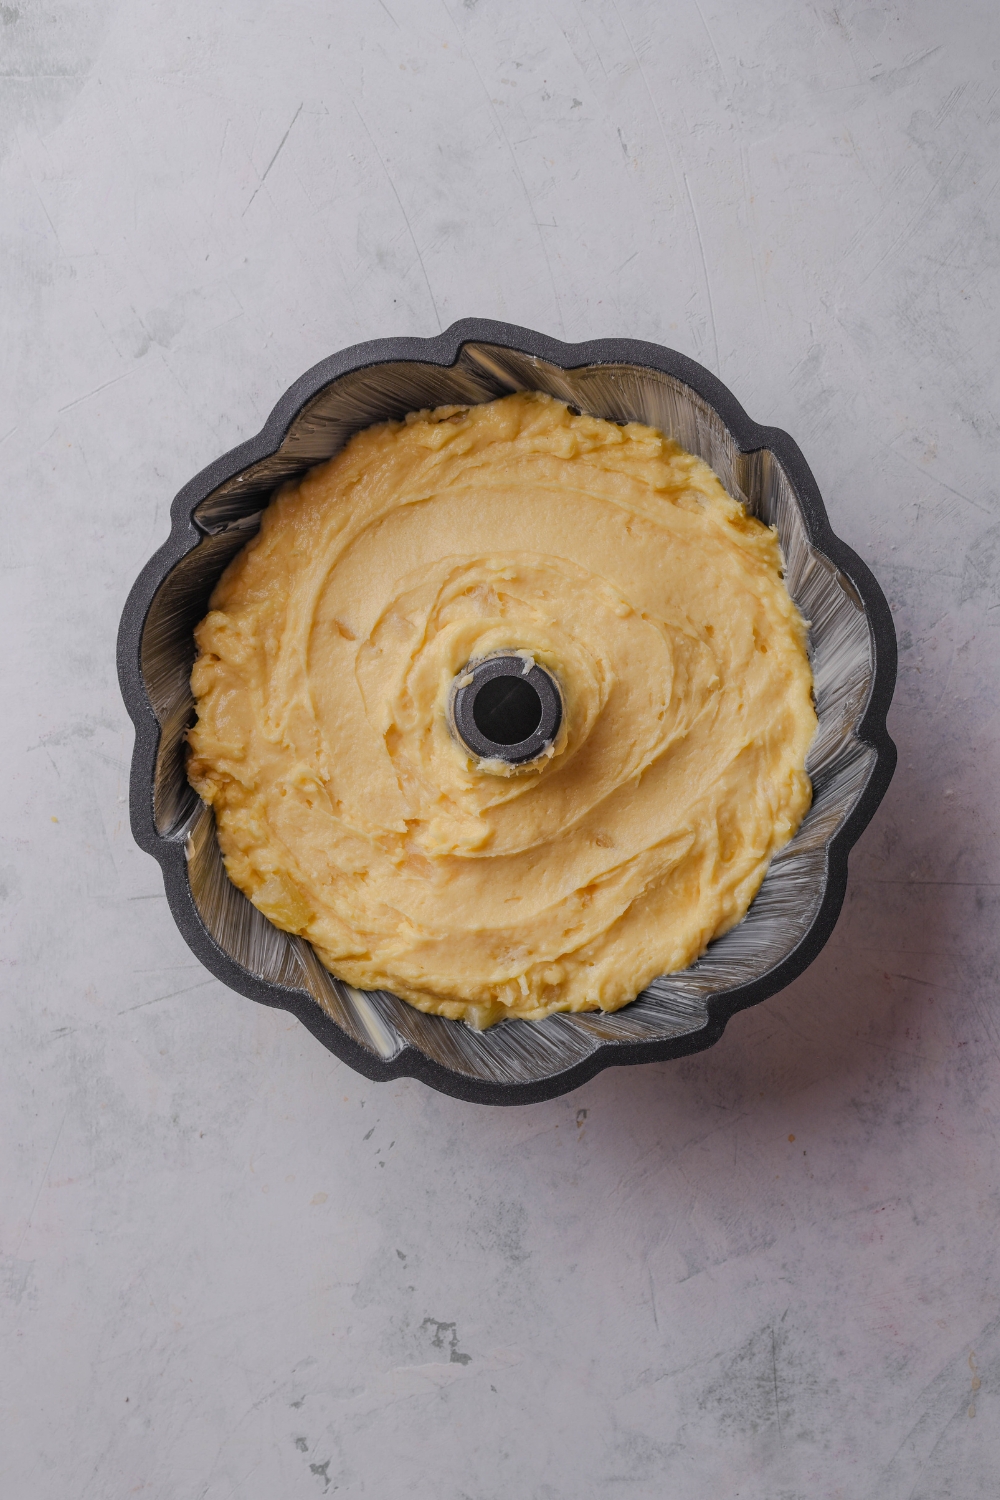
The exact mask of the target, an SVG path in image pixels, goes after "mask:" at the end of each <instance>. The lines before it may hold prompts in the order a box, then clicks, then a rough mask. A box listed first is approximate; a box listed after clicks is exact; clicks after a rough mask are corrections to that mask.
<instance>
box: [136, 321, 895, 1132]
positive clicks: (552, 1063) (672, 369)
mask: <svg viewBox="0 0 1000 1500" xmlns="http://www.w3.org/2000/svg"><path fill="white" fill-rule="evenodd" d="M523 389H535V390H543V391H548V392H550V393H551V394H553V395H555V396H558V397H560V398H562V399H564V400H566V401H568V402H570V403H571V404H573V405H575V406H577V407H579V408H580V409H581V410H583V411H586V412H590V413H592V414H594V415H597V416H601V417H607V418H609V419H612V420H614V421H628V420H640V421H644V422H649V423H651V424H652V425H653V426H655V427H659V428H661V429H662V430H664V431H665V432H667V433H668V434H669V435H670V436H671V437H674V438H676V439H677V441H678V442H679V443H681V445H682V446H683V447H685V448H687V449H688V450H690V451H692V452H695V453H697V454H699V455H700V456H701V457H702V458H704V459H705V460H706V462H708V463H709V464H710V465H711V466H712V468H713V469H714V470H715V471H716V473H717V474H718V475H719V476H720V478H721V480H722V482H723V484H724V485H725V486H726V488H727V489H728V490H729V492H730V493H731V494H732V495H734V496H736V497H737V498H738V499H740V500H742V501H743V502H744V503H745V504H746V505H747V506H748V508H749V509H750V510H751V511H752V512H753V513H754V514H756V515H758V516H760V517H761V519H763V520H764V521H766V522H767V523H768V524H770V525H776V526H777V528H778V533H779V536H780V539H781V544H782V549H783V552H784V556H785V561H786V579H787V582H788V586H789V589H790V592H791V594H792V597H793V598H794V599H795V601H796V603H797V604H798V606H799V608H800V609H801V611H802V613H803V615H804V617H805V618H806V619H807V620H808V621H809V622H810V626H811V628H810V654H811V657H812V662H813V672H814V678H815V687H816V704H817V711H818V714H819V721H820V723H819V730H818V733H817V737H816V741H815V744H814V745H813V748H812V751H811V753H810V757H809V761H808V769H809V772H810V774H811V776H812V778H813V787H814V799H813V805H812V808H811V809H810V812H809V813H808V815H807V816H806V818H805V820H804V821H803V824H802V826H801V828H800V829H799V831H798V833H797V834H796V836H795V838H794V839H793V840H792V841H791V843H790V844H788V845H787V847H786V848H785V849H784V850H782V852H781V853H780V854H779V855H778V856H777V858H776V859H775V860H774V861H773V862H772V864H771V867H770V869H769V871H768V874H767V877H766V879H765V881H764V883H763V885H762V886H761V889H760V892H759V893H758V895H757V898H756V900H755V901H754V902H753V905H752V906H751V908H750V911H749V913H748V914H747V917H746V918H745V920H744V921H743V922H742V923H741V924H740V926H739V927H736V928H734V929H733V931H732V932H730V933H727V934H726V936H725V937H723V938H721V939H720V940H719V941H718V942H716V943H713V944H712V945H711V947H710V948H709V950H708V952H707V953H706V954H705V955H704V956H703V957H702V958H701V959H699V960H698V962H697V963H695V964H693V965H692V966H691V967H690V968H689V969H687V970H685V971H684V972H683V973H681V974H674V975H669V976H666V977H664V978H662V979H658V980H654V981H653V983H652V984H651V985H650V986H649V988H648V989H646V990H644V991H643V993H642V995H640V996H639V998H638V999H637V1000H636V1001H635V1002H634V1003H633V1004H632V1005H629V1006H626V1007H625V1008H624V1009H623V1010H621V1011H617V1012H615V1013H614V1014H612V1015H604V1014H603V1013H602V1012H594V1013H589V1014H586V1015H577V1016H551V1017H549V1018H548V1019H547V1020H545V1021H542V1022H534V1023H533V1022H527V1021H506V1022H502V1023H501V1024H500V1025H498V1026H494V1027H492V1028H491V1029H490V1030H488V1031H486V1032H481V1033H477V1032H473V1031H472V1030H470V1029H469V1028H468V1027H466V1026H464V1025H463V1024H462V1023H460V1022H455V1021H447V1020H444V1019H443V1018H441V1017H438V1016H425V1015H423V1014H421V1013H420V1012H418V1011H416V1010H414V1009H413V1007H411V1006H409V1005H407V1004H405V1002H403V1001H401V1000H399V999H398V998H397V997H396V996H394V995H389V994H387V993H385V992H383V991H375V992H366V993H362V992H360V991H358V990H354V989H352V988H351V987H350V986H348V985H345V984H342V983H341V982H340V981H339V980H335V979H334V978H333V977H332V976H331V975H330V974H328V973H327V971H326V970H325V969H324V968H323V967H322V966H321V965H320V964H319V962H318V961H317V959H316V957H315V955H314V953H313V951H312V949H311V947H310V946H309V945H308V943H305V942H304V941H303V940H302V939H300V938H294V937H289V936H288V935H287V934H285V933H282V932H279V931H278V930H277V929H276V928H275V927H273V926H272V925H271V924H270V923H269V922H268V921H267V920H266V918H265V917H264V916H263V915H262V914H261V913H260V912H258V911H257V909H256V907H254V906H253V905H251V903H250V902H249V901H248V900H247V899H246V898H245V897H244V896H243V895H242V893H241V892H239V891H238V890H237V889H236V887H235V886H233V885H232V883H231V882H230V881H229V879H228V877H227V876H226V873H225V869H224V867H223V864H222V859H221V855H220V853H219V848H218V844H217V841H216V838H215V829H214V821H213V817H212V813H211V811H210V809H208V808H207V807H205V806H204V805H203V804H202V803H201V802H200V801H199V800H198V798H197V797H196V796H195V794H194V792H193V791H192V790H191V788H190V787H189V785H188V783H187V780H186V778H185V775H184V762H183V735H184V731H185V729H186V728H187V726H188V725H189V724H190V723H191V721H192V718H193V711H194V705H193V700H192V697H191V692H190V688H189V685H188V676H189V673H190V669H191V664H192V661H193V659H194V643H193V639H192V630H193V627H194V626H195V624H196V623H197V622H198V620H199V619H200V618H201V617H202V615H203V614H204V613H205V611H206V609H207V606H208V599H209V595H210V594H211V591H212V588H213V586H214V584H215V582H216V579H217V578H218V577H219V575H220V573H221V572H222V570H223V568H224V567H225V566H226V564H227V563H228V562H229V560H230V558H232V557H233V556H234V555H235V553H236V552H237V551H238V550H239V548H240V547H242V546H243V544H244V543H245V542H246V541H247V540H248V539H249V538H250V537H251V536H252V535H253V534H254V532H255V531H256V529H257V526H258V524H259V517H260V513H261V510H262V509H263V507H264V506H265V505H266V504H267V501H268V498H269V496H270V495H271V493H272V492H273V490H274V489H275V487H276V486H277V485H278V484H279V483H281V482H282V481H283V480H285V479H287V478H289V477H290V476H295V475H298V474H301V473H303V472H304V471H305V470H307V469H308V468H310V467H311V466H312V465H313V464H316V463H320V462H321V461H322V460H324V459H326V458H329V457H330V456H331V455H332V454H334V453H336V452H337V451H338V449H339V448H341V447H342V446H343V444H344V443H345V441H346V440H347V438H348V437H349V436H350V435H351V433H352V432H355V431H357V430H358V429H360V428H362V427H367V426H369V425H370V424H371V423H372V422H377V421H381V420H384V419H386V418H390V417H391V418H400V417H402V416H403V415H404V414H405V413H406V412H407V411H412V410H415V409H420V408H423V407H432V406H437V405H441V404H443V403H447V402H458V403H469V402H477V401H487V400H490V399H492V398H493V397H495V396H499V395H503V394H506V393H507V392H510V391H513V390H523ZM172 520H173V525H172V530H171V533H170V537H169V539H168V540H167V542H166V543H165V544H164V545H163V546H162V547H161V548H160V550H159V551H158V552H157V553H156V555H155V556H154V557H153V558H151V559H150V561H149V562H148V563H147V565H146V566H145V568H143V570H142V572H141V573H140V575H139V577H138V578H137V579H136V582H135V585H134V587H133V589H132V591H131V593H130V595H129V598H128V602H127V603H126V605H125V610H124V613H123V615H122V621H121V627H120V632H119V637H118V671H119V677H120V680H121V688H122V694H123V696H124V699H125V703H126V705H127V707H128V711H129V713H130V714H131V716H132V719H133V722H134V724H135V751H134V754H133V758H132V781H131V812H132V829H133V832H134V834H135V837H136V840H137V842H138V843H139V845H140V846H141V848H143V849H145V850H146V851H147V852H148V853H149V854H152V855H153V856H154V857H155V858H156V859H157V860H159V862H160V865H161V866H162V869H163V880H164V885H165V887H166V894H167V900H168V901H169V903H170V909H171V911H172V912H173V915H174V920H175V921H176V923H177V925H178V927H179V928H180V930H181V932H182V934H183V935H184V937H185V939H186V940H187V942H188V944H189V945H190V947H191V948H192V950H193V951H194V952H195V953H196V954H197V956H198V957H199V958H200V959H201V961H202V963H203V964H205V966H206V967H207V968H208V969H209V970H210V971H211V972H212V973H213V974H215V975H216V976H217V977H218V978H219V979H221V980H223V981H224V982H225V983H226V984H228V985H229V986H230V987H231V988H232V989H234V990H237V991H239V993H240V994H243V995H247V996H249V997H250V998H251V999H252V1000H259V1001H260V1002H261V1003H263V1004H264V1005H276V1006H280V1007H282V1008H283V1009H284V1010H288V1011H291V1012H292V1014H293V1015H295V1016H297V1017H298V1018H299V1020H300V1021H301V1022H302V1024H303V1025H304V1026H306V1027H308V1029H309V1030H310V1031H311V1032H312V1033H313V1035H314V1036H315V1037H317V1038H318V1039H319V1040H320V1041H321V1042H322V1043H323V1044H324V1046H326V1047H329V1049H330V1051H331V1052H335V1053H336V1054H337V1056H338V1057H340V1058H342V1059H343V1061H344V1062H346V1063H348V1064H349V1065H350V1066H351V1067H352V1068H355V1069H356V1070H357V1071H358V1072H359V1073H363V1074H364V1075H365V1076H366V1077H367V1078H372V1079H377V1080H380V1081H384V1080H387V1079H390V1078H399V1077H402V1076H406V1075H411V1076H413V1077H415V1078H420V1079H422V1080H423V1081H424V1082H425V1083H427V1084H429V1085H430V1086H431V1087H432V1088H435V1089H439V1090H441V1092H442V1093H445V1094H452V1095H454V1096H455V1097H457V1098H459V1099H468V1100H473V1101H475V1102H477V1103H481V1104H525V1103H529V1102H532V1101H534V1100H538V1099H547V1098H551V1097H553V1096H555V1095H557V1094H562V1093H565V1092H566V1091H567V1090H569V1089H572V1088H575V1087H576V1086H577V1085H578V1084H581V1083H583V1082H584V1081H585V1080H586V1079H588V1078H591V1077H592V1076H593V1075H594V1074H595V1073H597V1072H599V1071H600V1069H602V1068H607V1067H610V1066H611V1065H622V1064H625V1063H629V1064H631V1063H640V1062H649V1061H653V1060H654V1059H661V1058H671V1057H681V1056H683V1055H684V1054H686V1053H689V1052H697V1051H699V1050H700V1049H702V1048H703V1047H709V1046H711V1045H712V1043H713V1042H716V1041H718V1039H719V1037H720V1036H721V1035H722V1032H723V1029H724V1028H725V1025H726V1022H727V1021H728V1020H729V1018H730V1016H732V1015H733V1014H734V1013H735V1012H736V1011H738V1010H742V1009H743V1008H744V1007H746V1006H748V1005H755V1004H757V1002H758V1001H761V1000H764V999H765V998H766V997H767V996H768V995H773V994H774V992H775V991H776V990H779V989H781V988H782V986H783V985H786V984H788V983H789V981H790V980H792V979H794V978H795V977H796V976H797V975H798V974H801V973H802V971H803V969H804V968H805V967H806V965H807V964H809V963H811V962H812V960H813V959H814V958H815V957H816V955H817V954H818V953H819V951H820V949H821V948H822V946H823V944H824V943H825V942H826V940H827V938H828V937H829V936H830V933H831V931H832V930H833V926H834V923H835V922H836V920H837V916H838V914H839V912H840V908H841V904H842V902H843V899H844V891H845V887H846V884H847V856H848V851H849V850H850V848H851V846H852V845H853V844H854V842H855V840H856V839H857V838H858V836H859V835H860V833H861V832H862V830H863V829H864V827H865V826H866V824H867V823H868V821H869V819H870V818H871V816H872V814H873V813H874V811H875V809H876V807H877V806H878V804H879V801H880V800H881V798H882V796H883V794H884V792H885V790H886V787H887V786H888V784H889V780H890V778H891V776H892V772H893V768H894V766H895V761H896V750H895V746H894V745H893V743H892V741H891V740H890V738H889V736H888V734H887V732H886V713H887V712H888V708H889V703H890V700H891V698H892V692H893V688H894V685H895V677H896V638H895V633H894V631H893V625H892V618H891V616H890V613H889V608H888V605H887V604H886V601H885V598H884V596H883V594H882V591H881V589H880V588H879V586H878V584H877V583H876V582H875V579H874V578H873V577H872V575H871V573H870V572H869V571H868V569H867V568H866V567H865V565H864V563H863V562H862V561H861V559H860V558H859V557H857V556H856V554H855V553H854V552H852V551H851V549H850V548H849V547H847V546H845V545H844V543H843V542H841V541H839V540H838V539H837V537H835V536H834V534H833V532H832V531H831V529H830V523H829V521H828V520H827V515H826V511H825V509H824V507H823V502H822V500H821V498H820V494H819V491H818V489H817V488H816V483H815V481H814V479H813V477H812V474H811V473H810V472H809V468H808V466H807V464H806V462H805V460H804V458H803V457H802V454H801V453H800V452H799V450H798V448H797V447H796V445H795V443H794V442H793V441H792V439H791V438H790V437H788V436H787V434H785V433H784V432H780V431H778V430H777V429H775V428H773V427H758V426H757V424H756V423H755V422H752V421H751V420H750V419H749V417H748V416H747V415H746V413H745V412H744V411H743V408H742V407H741V406H740V405H739V403H738V402H737V401H736V399H735V397H733V396H732V395H731V394H730V392H729V391H728V390H726V388H725V386H724V385H722V384H721V383H720V382H719V381H718V380H717V379H716V378H715V376H714V375H712V374H710V373H709V371H708V370H706V369H704V368H703V367H702V366H701V365H698V364H695V363H694V361H693V360H690V359H687V358H686V357H685V356H684V355H683V354H677V353H675V352H674V351H673V350H671V349H663V348H660V347H659V345H657V344H646V343H639V342H636V341H633V340H630V339H599V340H596V341H594V342H593V343H587V344H563V343H559V342H558V341H557V340H555V339H550V338H546V337H545V336H544V335H542V334H539V333H533V332H532V331H531V330H530V329H526V328H516V327H512V326H510V325H509V324H506V323H493V322H485V321H481V320H479V319H468V320H466V321H463V322H460V323H455V324H454V325H453V326H452V327H451V328H449V329H448V330H447V331H446V332H445V333H442V334H441V335H440V336H439V337H438V338H432V339H417V338H399V339H380V340H376V341H375V342H373V343H369V344H359V345H357V346H356V347H355V348H353V349H346V350H344V351H343V352H342V353H340V354H335V355H333V356H332V357H331V358H330V359H327V360H324V361H323V362H322V363H321V364H318V365H315V366H314V367H313V369H311V370H309V371H308V373H307V374H305V375H303V376H302V378H301V379H300V380H297V381H296V382H295V384H294V385H293V386H292V387H291V389H290V390H288V391H287V392H286V393H285V395H284V396H282V398H281V400H280V401H279V402H278V404H277V406H276V407H275V408H274V411H273V412H272V413H271V415H270V417H269V418H268V420H267V422H266V423H265V425H264V428H263V430H262V431H261V432H260V433H259V434H258V435H257V437H255V438H251V439H250V441H249V442H246V443H243V444H241V446H240V447H238V448H234V449H233V451H232V452H231V453H227V454H226V455H225V457H224V458H220V459H217V460H216V462H215V463H213V464H210V465H209V467H208V468H207V469H203V470H202V472H201V473H200V474H198V475H197V476H196V477H195V478H194V479H192V480H191V481H190V482H189V483H188V484H186V485H185V486H184V488H183V489H182V490H181V491H180V493H179V494H178V496H177V498H176V500H175V501H174V504H173V509H172Z"/></svg>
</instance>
